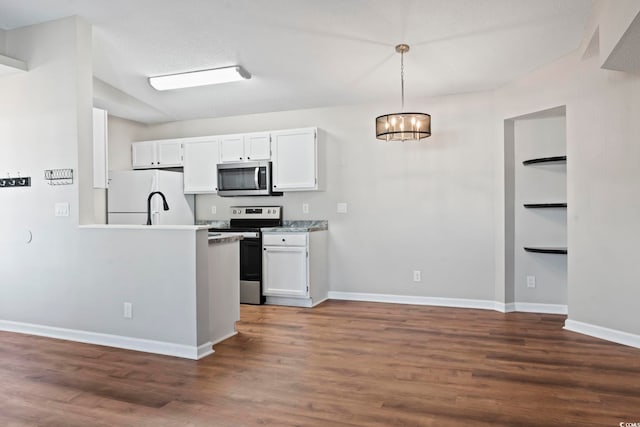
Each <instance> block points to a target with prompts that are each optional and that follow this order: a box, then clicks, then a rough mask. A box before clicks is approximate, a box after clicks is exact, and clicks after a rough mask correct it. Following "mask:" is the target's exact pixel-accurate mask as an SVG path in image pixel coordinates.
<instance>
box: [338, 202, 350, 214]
mask: <svg viewBox="0 0 640 427" xmlns="http://www.w3.org/2000/svg"><path fill="white" fill-rule="evenodd" d="M336 211H337V212H338V213H347V204H346V203H345V202H340V203H338V204H337V205H336Z"/></svg>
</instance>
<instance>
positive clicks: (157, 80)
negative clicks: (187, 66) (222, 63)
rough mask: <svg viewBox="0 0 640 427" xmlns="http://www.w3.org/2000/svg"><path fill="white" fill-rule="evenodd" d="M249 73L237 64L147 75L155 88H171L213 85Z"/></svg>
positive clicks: (233, 80) (242, 78)
mask: <svg viewBox="0 0 640 427" xmlns="http://www.w3.org/2000/svg"><path fill="white" fill-rule="evenodd" d="M250 78H251V74H249V73H248V72H247V70H245V69H244V68H242V67H241V66H239V65H234V66H231V67H223V68H213V69H210V70H199V71H189V72H187V73H178V74H169V75H166V76H157V77H149V84H150V85H151V86H152V87H153V88H154V89H155V90H172V89H182V88H187V87H196V86H207V85H215V84H219V83H229V82H235V81H238V80H244V79H250Z"/></svg>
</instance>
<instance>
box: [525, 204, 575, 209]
mask: <svg viewBox="0 0 640 427" xmlns="http://www.w3.org/2000/svg"><path fill="white" fill-rule="evenodd" d="M524 207H525V208H566V207H567V204H566V203H525V204H524Z"/></svg>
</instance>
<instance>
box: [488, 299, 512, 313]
mask: <svg viewBox="0 0 640 427" xmlns="http://www.w3.org/2000/svg"><path fill="white" fill-rule="evenodd" d="M494 304H495V307H494V308H493V309H494V310H495V311H499V312H501V313H511V312H512V311H516V304H515V303H513V302H508V303H506V304H505V303H503V302H498V301H496V302H494Z"/></svg>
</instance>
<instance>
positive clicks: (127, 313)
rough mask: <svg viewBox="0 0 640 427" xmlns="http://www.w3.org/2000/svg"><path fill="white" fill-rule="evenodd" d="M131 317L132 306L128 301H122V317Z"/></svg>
mask: <svg viewBox="0 0 640 427" xmlns="http://www.w3.org/2000/svg"><path fill="white" fill-rule="evenodd" d="M132 317H133V306H132V304H131V303H130V302H125V303H124V318H125V319H131V318H132Z"/></svg>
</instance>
